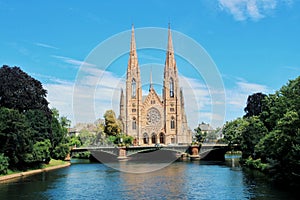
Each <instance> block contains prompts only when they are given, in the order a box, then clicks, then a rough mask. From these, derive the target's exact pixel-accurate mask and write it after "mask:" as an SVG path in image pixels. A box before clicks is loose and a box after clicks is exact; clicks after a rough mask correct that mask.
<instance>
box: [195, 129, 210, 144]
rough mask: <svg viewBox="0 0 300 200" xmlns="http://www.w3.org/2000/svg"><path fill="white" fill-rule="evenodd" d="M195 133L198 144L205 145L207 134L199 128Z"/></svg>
mask: <svg viewBox="0 0 300 200" xmlns="http://www.w3.org/2000/svg"><path fill="white" fill-rule="evenodd" d="M194 131H195V139H196V142H199V143H203V142H204V140H205V138H206V135H207V133H206V132H203V131H202V130H201V128H200V127H199V126H198V127H197V128H195V129H194Z"/></svg>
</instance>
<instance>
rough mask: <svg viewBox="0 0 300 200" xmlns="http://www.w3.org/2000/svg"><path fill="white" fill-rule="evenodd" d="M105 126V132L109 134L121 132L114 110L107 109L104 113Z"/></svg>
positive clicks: (113, 134) (114, 134)
mask: <svg viewBox="0 0 300 200" xmlns="http://www.w3.org/2000/svg"><path fill="white" fill-rule="evenodd" d="M104 119H105V126H104V132H105V133H106V134H107V135H112V136H117V135H119V134H120V132H121V127H120V125H119V123H118V122H117V119H116V114H115V112H114V111H113V110H107V111H106V112H105V114H104Z"/></svg>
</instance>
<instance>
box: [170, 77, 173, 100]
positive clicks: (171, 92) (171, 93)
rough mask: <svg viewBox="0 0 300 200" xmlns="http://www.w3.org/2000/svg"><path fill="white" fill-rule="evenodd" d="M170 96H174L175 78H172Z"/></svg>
mask: <svg viewBox="0 0 300 200" xmlns="http://www.w3.org/2000/svg"><path fill="white" fill-rule="evenodd" d="M170 97H174V81H173V78H172V77H171V78H170Z"/></svg>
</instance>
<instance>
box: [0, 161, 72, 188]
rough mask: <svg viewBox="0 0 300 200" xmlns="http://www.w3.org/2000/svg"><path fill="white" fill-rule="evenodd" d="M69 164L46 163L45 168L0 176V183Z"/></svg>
mask: <svg viewBox="0 0 300 200" xmlns="http://www.w3.org/2000/svg"><path fill="white" fill-rule="evenodd" d="M70 165H71V163H70V162H66V163H64V164H59V165H54V166H52V165H51V163H50V164H49V165H48V166H47V165H46V166H45V168H42V169H34V170H29V171H26V172H19V173H14V174H9V175H4V176H0V183H1V182H3V181H7V180H11V179H16V178H21V177H24V176H30V175H34V174H38V173H43V172H47V171H51V170H56V169H60V168H64V167H68V166H70Z"/></svg>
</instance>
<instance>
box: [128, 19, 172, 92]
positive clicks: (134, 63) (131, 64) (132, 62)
mask: <svg viewBox="0 0 300 200" xmlns="http://www.w3.org/2000/svg"><path fill="white" fill-rule="evenodd" d="M135 67H137V68H138V58H137V52H136V44H135V35H134V25H133V24H132V27H131V41H130V57H129V60H128V70H131V69H133V68H135ZM165 67H166V68H172V67H173V68H176V62H175V57H174V49H173V42H172V33H171V28H170V23H169V25H168V45H167V53H166V63H165ZM165 71H166V69H165ZM151 88H152V69H151V73H150V88H149V90H150V89H151Z"/></svg>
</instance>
